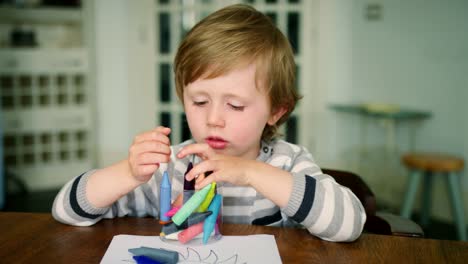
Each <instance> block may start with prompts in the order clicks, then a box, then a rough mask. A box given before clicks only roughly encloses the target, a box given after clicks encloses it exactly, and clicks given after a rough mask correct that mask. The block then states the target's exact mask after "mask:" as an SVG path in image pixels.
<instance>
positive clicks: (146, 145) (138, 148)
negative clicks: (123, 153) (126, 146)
mask: <svg viewBox="0 0 468 264" xmlns="http://www.w3.org/2000/svg"><path fill="white" fill-rule="evenodd" d="M130 152H132V153H133V154H137V155H138V154H142V153H145V152H152V153H161V154H166V155H170V154H171V147H170V146H169V145H166V144H161V143H159V142H156V141H144V142H140V143H137V144H135V145H132V146H131V147H130Z"/></svg>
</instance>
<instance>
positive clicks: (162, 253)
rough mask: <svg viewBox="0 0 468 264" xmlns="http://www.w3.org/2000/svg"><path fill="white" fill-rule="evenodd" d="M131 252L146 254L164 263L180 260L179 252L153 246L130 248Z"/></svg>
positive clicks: (140, 254) (138, 254)
mask: <svg viewBox="0 0 468 264" xmlns="http://www.w3.org/2000/svg"><path fill="white" fill-rule="evenodd" d="M128 251H129V252H130V253H132V254H133V255H136V256H146V257H149V258H151V259H153V260H156V261H159V262H163V263H171V264H172V263H177V262H178V261H179V253H178V252H176V251H172V250H166V249H158V248H151V247H139V248H130V249H128Z"/></svg>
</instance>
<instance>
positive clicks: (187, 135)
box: [180, 114, 192, 141]
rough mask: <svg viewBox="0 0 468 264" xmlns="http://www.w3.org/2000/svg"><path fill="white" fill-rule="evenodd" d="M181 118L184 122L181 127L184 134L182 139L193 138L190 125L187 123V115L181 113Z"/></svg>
mask: <svg viewBox="0 0 468 264" xmlns="http://www.w3.org/2000/svg"><path fill="white" fill-rule="evenodd" d="M180 120H181V122H182V124H181V127H182V135H181V137H182V141H185V140H188V139H191V138H192V135H191V133H190V129H189V126H188V123H187V117H186V116H185V114H182V115H181V118H180Z"/></svg>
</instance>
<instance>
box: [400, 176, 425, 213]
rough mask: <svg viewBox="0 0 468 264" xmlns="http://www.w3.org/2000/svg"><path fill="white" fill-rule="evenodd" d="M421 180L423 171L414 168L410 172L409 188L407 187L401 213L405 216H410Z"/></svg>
mask: <svg viewBox="0 0 468 264" xmlns="http://www.w3.org/2000/svg"><path fill="white" fill-rule="evenodd" d="M420 181H421V172H420V171H417V170H412V171H410V173H409V179H408V188H407V189H406V194H405V200H404V202H403V207H402V208H401V212H400V215H401V216H402V217H405V218H410V216H411V208H412V207H413V203H414V198H416V192H417V190H418V184H419V182H420Z"/></svg>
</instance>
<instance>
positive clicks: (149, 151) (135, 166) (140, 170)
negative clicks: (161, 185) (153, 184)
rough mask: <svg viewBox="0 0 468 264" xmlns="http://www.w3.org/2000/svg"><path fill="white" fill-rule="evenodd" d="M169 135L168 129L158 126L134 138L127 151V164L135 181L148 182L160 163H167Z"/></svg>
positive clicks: (169, 150) (169, 152) (169, 151)
mask: <svg viewBox="0 0 468 264" xmlns="http://www.w3.org/2000/svg"><path fill="white" fill-rule="evenodd" d="M170 133H171V129H170V128H167V127H162V126H160V127H157V128H155V129H153V130H151V131H148V132H144V133H142V134H139V135H137V136H136V137H135V139H134V140H133V143H132V145H131V146H130V149H129V153H128V164H129V167H130V173H131V174H132V176H133V177H134V178H135V179H136V180H138V181H140V182H147V181H149V179H151V176H152V175H153V173H154V172H155V171H156V170H157V169H158V168H159V164H160V163H167V162H169V160H170V156H171V148H170V140H169V137H168V135H169V134H170Z"/></svg>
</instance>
